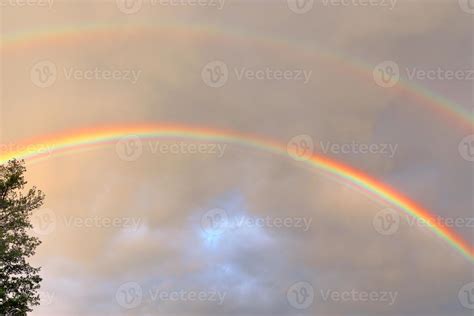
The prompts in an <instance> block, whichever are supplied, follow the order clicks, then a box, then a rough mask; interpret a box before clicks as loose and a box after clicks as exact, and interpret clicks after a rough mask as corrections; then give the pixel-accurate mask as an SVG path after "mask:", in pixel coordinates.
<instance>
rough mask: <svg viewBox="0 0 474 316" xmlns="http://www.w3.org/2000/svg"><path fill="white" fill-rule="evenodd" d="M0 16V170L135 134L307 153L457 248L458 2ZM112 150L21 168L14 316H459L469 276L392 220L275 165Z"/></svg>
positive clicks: (155, 150) (420, 232)
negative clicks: (432, 223) (416, 212)
mask: <svg viewBox="0 0 474 316" xmlns="http://www.w3.org/2000/svg"><path fill="white" fill-rule="evenodd" d="M0 3H1V4H2V7H1V10H2V11H1V12H2V16H1V17H2V20H1V21H2V22H1V35H2V46H1V66H2V68H1V75H2V85H1V86H2V95H1V107H0V120H1V122H0V123H1V124H0V140H1V143H2V144H3V145H2V150H6V148H15V144H17V143H18V142H22V141H24V140H28V139H33V138H38V137H39V138H41V137H42V136H46V135H61V134H63V133H66V132H73V131H74V130H78V129H92V128H97V127H101V126H124V125H127V124H139V123H142V122H147V123H155V124H161V123H168V124H170V123H179V124H180V125H184V126H199V127H208V128H213V129H225V130H231V131H236V132H241V133H248V134H254V135H260V136H263V137H267V138H272V139H275V140H277V141H279V142H280V143H282V144H283V145H284V146H286V145H287V144H289V145H290V146H292V145H294V144H296V145H298V146H301V145H305V144H306V145H308V146H309V147H308V148H309V150H312V151H313V152H315V153H318V154H322V155H324V156H326V157H329V158H330V159H334V160H337V161H340V162H343V163H344V164H347V165H350V166H352V167H354V168H357V169H359V170H361V171H362V172H364V173H366V174H368V175H371V176H372V177H374V178H376V179H378V180H380V181H381V182H384V183H387V184H389V185H391V186H393V187H394V188H396V189H397V190H398V191H399V192H401V193H403V194H404V195H406V196H408V197H410V198H411V199H412V200H414V201H416V202H417V203H419V204H420V205H423V206H424V207H425V208H426V209H428V210H430V211H431V212H432V213H433V214H435V216H437V218H439V219H441V220H445V221H446V220H447V221H449V220H451V221H453V222H456V223H457V224H456V225H454V224H452V225H451V226H452V228H451V229H453V230H455V231H456V232H457V233H458V234H459V235H461V236H462V237H463V238H464V239H465V240H467V241H468V242H469V243H470V244H471V245H472V244H473V243H474V234H473V229H474V222H473V220H472V218H473V200H472V193H473V177H472V167H473V165H472V163H473V162H472V160H473V159H472V157H473V154H472V152H471V151H470V149H472V150H473V151H474V149H473V148H469V147H468V145H469V144H470V142H473V143H471V147H472V144H474V136H470V135H472V134H473V131H472V125H470V123H469V119H468V118H467V117H466V115H464V116H463V115H462V114H461V115H459V114H455V113H469V112H471V111H472V110H473V108H474V106H473V80H474V78H473V77H474V76H473V70H472V69H473V56H474V54H473V47H474V45H473V17H474V15H473V13H474V10H472V9H471V8H473V7H474V3H472V1H468V0H465V1H463V0H460V1H459V2H458V0H435V1H428V0H398V1H394V0H392V1H389V0H372V1H370V2H369V1H367V0H366V1H364V0H354V1H352V0H351V1H335V0H334V1H331V0H328V1H325V0H315V1H311V0H306V1H303V0H300V1H297V0H289V1H286V0H274V1H270V0H268V1H264V0H260V1H257V0H255V1H251V0H226V1H223V0H220V1H219V0H201V1H197V0H196V1H192V0H179V1H178V0H174V1H173V0H167V1H164V0H163V1H159V0H143V1H138V0H135V1H134V0H129V1H121V0H118V1H115V0H114V1H107V0H88V1H79V0H54V2H52V0H51V1H49V2H48V1H47V0H41V1H40V0H37V1H31V2H28V3H27V4H25V1H20V0H0ZM449 72H451V75H450V74H449ZM377 74H381V75H377ZM453 74H456V75H453ZM471 76H472V77H471ZM430 95H431V96H432V98H431V99H430V98H429V97H427V96H430ZM456 111H457V112H456ZM131 137H132V138H127V139H125V140H120V141H118V142H117V143H116V144H110V145H108V146H100V147H94V148H89V149H88V150H82V151H74V152H73V153H69V154H67V155H54V154H52V155H49V156H47V158H46V159H44V160H42V161H35V162H33V161H31V162H27V164H28V166H27V167H28V180H29V184H30V185H35V186H37V187H39V188H40V189H42V190H43V191H44V192H45V193H46V196H47V199H46V203H45V205H44V207H43V208H42V209H41V210H39V211H38V212H37V214H36V215H35V216H34V218H33V222H34V225H35V229H34V231H33V232H32V233H33V234H36V235H38V236H39V237H40V238H41V240H42V241H43V243H42V245H41V246H40V247H39V248H38V249H37V254H36V256H35V257H34V258H32V263H33V264H34V265H37V266H41V267H42V270H41V274H42V276H43V283H42V289H41V305H40V306H38V307H36V308H35V310H34V312H33V313H32V315H36V316H44V315H250V316H253V315H414V316H415V315H416V316H418V315H420V316H421V315H440V316H441V315H472V313H473V310H474V283H473V281H474V274H473V266H472V263H469V261H468V260H466V258H464V257H463V256H462V255H460V254H459V252H457V251H456V250H454V249H453V248H452V247H451V246H450V245H448V244H447V243H446V242H445V241H443V240H442V239H440V238H439V237H437V236H436V235H435V234H434V233H433V232H432V231H430V230H429V229H427V228H426V227H425V226H423V225H422V223H417V222H414V221H413V219H412V218H411V217H407V216H406V215H405V213H403V212H401V211H400V210H398V209H397V208H396V207H395V206H394V205H391V204H389V203H384V202H381V201H380V200H376V199H374V198H373V197H372V196H369V195H367V194H365V192H364V191H363V190H359V189H357V188H354V187H352V186H348V185H347V183H341V181H336V180H335V179H334V178H333V177H328V176H327V175H326V174H322V173H321V172H320V170H318V169H315V168H311V167H309V166H308V165H306V164H304V163H302V161H301V159H298V157H294V156H293V155H276V154H275V153H272V152H269V151H268V150H264V148H255V147H253V148H252V147H248V146H244V145H243V144H235V143H230V142H229V143H227V142H225V141H223V142H219V143H212V142H200V143H196V141H190V140H189V139H186V138H168V139H152V140H145V139H140V138H138V139H136V138H133V137H134V136H133V135H131ZM137 141H138V142H139V144H141V147H140V149H141V150H140V152H139V153H138V154H136V155H132V156H130V155H129V154H130V152H129V151H130V150H132V151H133V147H131V145H136V142H137ZM40 145H41V144H40ZM199 145H202V146H201V147H200V148H201V150H196V148H198V147H197V146H199ZM311 145H313V146H311ZM7 146H8V147H7ZM304 148H307V147H304ZM364 148H365V150H364ZM367 148H371V150H368V149H367ZM300 149H301V148H300ZM390 220H394V221H395V222H393V221H392V222H391V221H390ZM456 220H457V221H456ZM447 223H449V222H447Z"/></svg>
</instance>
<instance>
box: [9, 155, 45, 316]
mask: <svg viewBox="0 0 474 316" xmlns="http://www.w3.org/2000/svg"><path fill="white" fill-rule="evenodd" d="M25 171H26V168H25V163H24V161H17V160H12V161H9V162H8V163H6V164H5V165H1V166H0V315H15V316H16V315H26V313H27V312H30V311H31V310H32V309H31V307H32V306H35V305H38V304H39V294H38V290H39V288H40V282H41V277H40V276H39V274H38V273H39V271H40V268H33V267H32V266H31V265H30V264H29V263H28V262H27V258H28V257H30V256H32V255H34V254H35V249H36V247H37V246H38V245H39V244H40V243H41V242H40V240H39V239H38V238H36V237H33V236H30V235H29V234H28V233H29V230H30V229H31V228H32V227H33V226H32V225H31V222H30V217H31V214H32V211H33V210H35V209H37V208H39V207H41V205H42V204H43V200H44V195H43V193H42V192H41V191H39V190H37V189H36V188H35V187H33V188H31V189H29V190H26V191H25V189H24V188H25V185H26V184H27V182H26V180H25V177H24V173H25Z"/></svg>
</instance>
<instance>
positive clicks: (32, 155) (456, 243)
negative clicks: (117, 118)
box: [0, 124, 474, 262]
mask: <svg viewBox="0 0 474 316" xmlns="http://www.w3.org/2000/svg"><path fill="white" fill-rule="evenodd" d="M131 135H134V136H137V137H140V139H144V140H146V139H156V138H165V139H166V138H170V139H186V140H192V141H202V142H225V143H231V144H238V145H243V146H246V147H251V148H256V149H260V150H265V151H267V152H270V153H274V154H278V155H284V156H289V154H292V152H291V149H288V148H287V146H286V145H284V144H281V143H279V142H277V141H275V140H272V139H267V138H263V137H258V136H255V135H250V134H244V133H239V132H235V131H229V130H221V129H219V130H218V129H211V128H202V127H190V126H180V125H166V124H140V125H121V126H110V127H99V128H93V129H83V130H76V131H71V132H68V133H62V134H60V135H52V136H50V137H46V138H38V139H35V140H32V141H26V142H22V143H19V144H17V145H15V147H16V148H20V149H18V150H11V151H8V152H4V153H0V164H4V163H6V162H8V161H9V160H11V159H24V160H26V161H34V160H38V159H46V158H48V157H50V156H51V155H59V154H63V153H68V152H77V151H80V150H83V149H90V148H94V147H96V146H104V145H113V144H116V143H117V141H119V140H120V139H122V138H124V137H129V136H131ZM289 150H290V152H289ZM301 163H302V164H307V165H309V166H311V167H312V168H316V169H317V170H319V171H323V172H324V173H327V174H329V175H332V176H335V177H336V178H338V179H339V180H342V181H344V182H345V183H347V184H349V185H351V186H352V187H355V188H358V189H362V190H363V191H365V192H367V193H368V194H370V195H371V196H373V197H375V198H378V199H380V200H382V201H384V202H385V203H390V204H391V205H393V206H395V207H397V208H398V209H399V210H401V211H403V212H405V213H407V214H408V215H410V216H413V217H415V218H417V219H421V220H423V221H426V222H428V223H431V224H432V225H429V226H428V227H429V228H430V229H431V230H432V231H433V232H434V233H435V234H436V235H437V236H439V237H440V238H442V239H443V240H445V241H446V242H447V243H448V244H449V245H450V246H451V247H453V248H454V249H456V250H457V251H458V252H459V253H460V254H462V255H463V256H464V257H466V258H467V259H468V260H469V261H470V262H474V249H473V247H472V246H471V245H470V244H468V243H467V242H466V241H465V240H464V239H463V238H461V237H460V236H459V235H458V234H457V233H456V232H455V231H453V230H451V229H450V228H448V227H446V226H443V225H442V224H441V223H439V221H436V217H435V216H434V215H433V214H432V213H430V212H429V211H428V210H426V209H424V208H423V207H422V206H420V205H418V204H416V203H415V202H414V201H411V200H410V199H408V198H407V197H405V196H404V195H402V194H401V193H399V192H397V191H395V190H394V189H393V188H391V187H389V186H388V185H386V184H384V183H382V182H380V181H378V180H376V179H374V178H372V177H370V176H369V175H367V174H364V173H362V172H361V171H359V170H356V169H354V168H352V167H349V166H347V165H344V164H342V163H340V162H337V161H335V160H331V159H329V158H328V157H324V156H321V155H317V154H313V155H312V156H310V157H308V159H305V160H303V161H301Z"/></svg>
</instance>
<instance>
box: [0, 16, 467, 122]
mask: <svg viewBox="0 0 474 316" xmlns="http://www.w3.org/2000/svg"><path fill="white" fill-rule="evenodd" d="M145 34H160V36H164V37H170V38H172V39H173V40H174V41H176V40H178V38H180V39H183V40H185V39H195V40H196V41H199V43H203V42H205V41H206V40H207V41H209V40H213V39H219V40H227V41H229V44H239V43H249V42H251V43H252V44H255V45H262V46H266V47H268V48H269V49H272V50H275V51H278V52H279V53H280V54H281V52H283V51H286V52H287V54H293V55H296V54H298V57H299V58H297V59H296V60H300V59H302V58H319V59H321V60H324V61H327V62H331V64H333V65H334V66H335V69H338V70H340V71H343V72H344V74H347V73H350V74H351V75H353V76H359V77H361V78H363V79H364V80H367V81H369V82H373V69H374V65H371V64H369V63H367V62H365V61H362V60H360V59H356V58H354V57H351V56H348V55H345V54H342V53H340V52H336V51H334V50H328V49H327V48H324V47H322V46H320V45H317V44H316V43H312V44H311V45H307V44H305V43H304V42H301V41H296V40H288V39H282V38H277V37H269V36H268V35H266V34H256V33H248V32H246V31H244V30H239V29H224V30H223V29H219V28H217V26H215V25H207V24H193V25H185V24H183V25H181V24H177V23H176V22H175V21H165V20H163V21H160V22H159V23H149V24H144V23H142V24H134V25H131V26H128V25H122V24H113V23H88V24H80V25H70V26H63V27H58V28H54V29H45V30H35V31H24V32H19V33H11V34H8V35H6V36H3V37H2V40H1V42H0V48H1V50H2V51H5V52H8V50H11V49H15V48H16V49H24V50H29V49H31V48H32V46H36V45H44V44H50V45H59V44H65V43H70V44H77V42H80V41H84V42H85V43H90V42H91V41H98V40H101V41H104V40H112V39H117V38H120V36H143V35H145ZM374 84H375V83H374ZM391 89H393V90H394V91H397V92H398V93H399V94H400V95H407V96H409V97H411V98H413V99H414V100H416V102H417V103H418V104H422V105H424V106H427V107H429V108H431V109H433V110H435V111H436V112H439V113H441V114H442V115H443V116H444V117H445V118H447V119H453V120H454V121H455V122H456V123H458V125H459V126H461V127H462V128H463V129H464V130H472V128H473V127H474V113H471V111H469V110H468V109H466V108H465V107H463V106H462V105H460V104H457V103H456V102H454V101H451V100H449V99H447V98H445V97H443V96H441V95H438V94H436V93H434V92H433V91H431V90H428V89H427V88H425V87H423V86H421V85H419V84H417V83H415V82H413V81H410V82H409V81H406V80H403V79H401V80H400V81H399V82H398V83H397V85H395V86H394V87H393V88H391Z"/></svg>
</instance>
